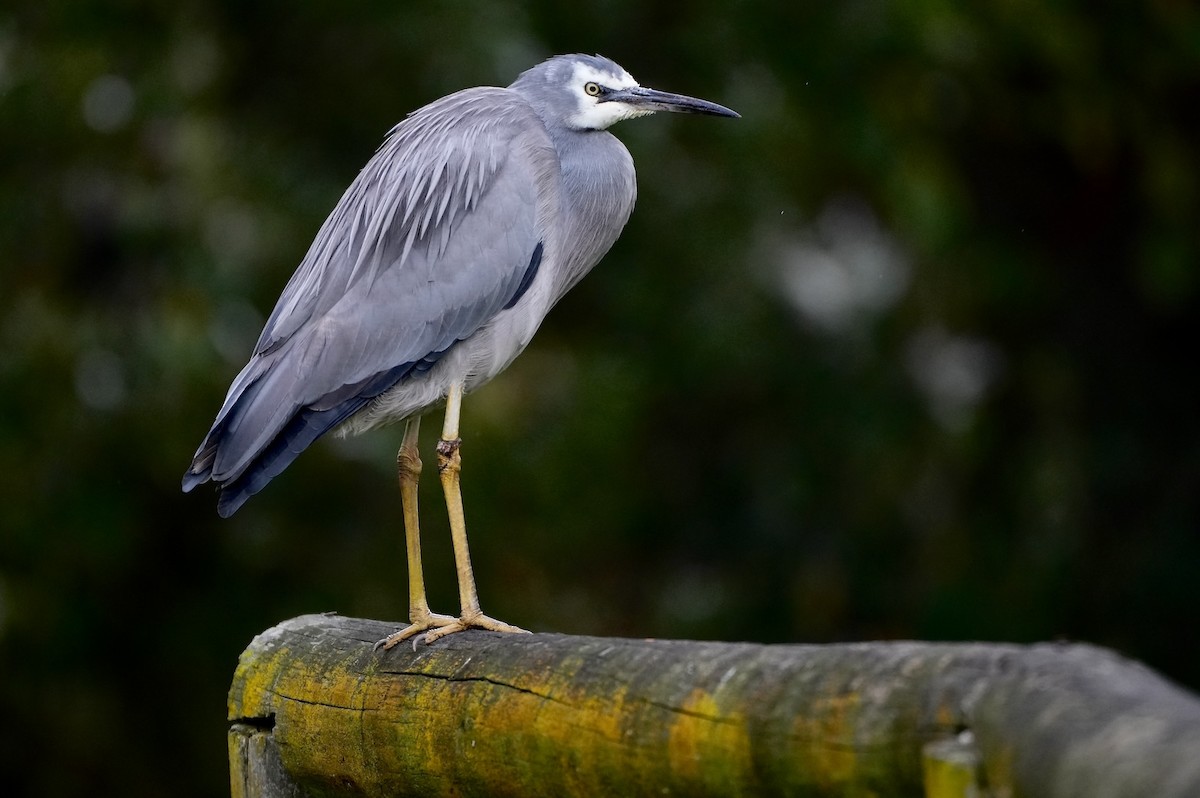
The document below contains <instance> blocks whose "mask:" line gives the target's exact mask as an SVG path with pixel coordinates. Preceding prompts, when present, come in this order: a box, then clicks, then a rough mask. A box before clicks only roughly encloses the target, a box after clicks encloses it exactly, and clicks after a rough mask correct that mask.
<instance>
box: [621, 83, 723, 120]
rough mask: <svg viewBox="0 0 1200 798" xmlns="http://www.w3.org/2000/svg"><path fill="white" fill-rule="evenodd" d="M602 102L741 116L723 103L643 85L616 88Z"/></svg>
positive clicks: (638, 107) (691, 112)
mask: <svg viewBox="0 0 1200 798" xmlns="http://www.w3.org/2000/svg"><path fill="white" fill-rule="evenodd" d="M603 102H621V103H625V104H626V105H630V106H633V107H634V108H637V109H639V110H645V111H647V112H652V111H671V112H672V113H676V114H706V115H708V116H730V117H735V118H739V117H741V114H739V113H738V112H737V111H734V110H731V109H729V108H726V107H725V106H723V105H717V104H716V103H710V102H709V101H708V100H701V99H698V98H696V97H688V96H686V95H684V94H671V93H670V92H667V91H658V90H657V89H647V88H645V87H644V86H634V87H633V88H630V89H618V90H617V91H614V92H612V93H611V94H609V95H608V96H607V97H605V98H604V100H603Z"/></svg>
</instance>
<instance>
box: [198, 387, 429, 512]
mask: <svg viewBox="0 0 1200 798" xmlns="http://www.w3.org/2000/svg"><path fill="white" fill-rule="evenodd" d="M415 365H416V364H413V363H404V364H402V365H400V366H396V367H395V368H393V369H390V370H388V371H385V372H381V373H379V374H376V375H374V376H372V377H368V378H367V379H365V380H362V381H361V382H358V383H355V384H353V385H346V386H343V387H342V388H340V389H338V390H336V391H333V392H331V393H329V394H326V395H325V396H323V397H321V398H320V399H318V400H316V401H314V402H311V403H309V404H308V405H306V406H303V407H299V408H296V410H295V411H294V412H293V414H292V415H291V417H290V418H288V419H287V421H286V422H285V423H284V424H283V426H282V428H281V429H280V430H279V431H278V432H276V433H275V434H274V435H273V436H271V437H270V438H269V439H268V440H267V441H266V443H265V445H263V446H262V448H261V449H260V450H259V451H258V452H256V453H254V454H252V455H250V456H249V457H248V458H247V462H246V465H245V466H244V467H241V468H238V469H237V470H236V472H234V473H232V474H228V476H225V477H224V478H218V480H217V482H218V487H219V490H220V496H219V497H218V499H217V513H218V514H219V515H220V516H221V517H222V518H228V517H229V516H231V515H233V514H234V513H235V512H237V510H238V508H239V507H241V506H242V505H243V504H245V503H246V500H247V499H249V498H250V497H251V496H253V495H254V494H256V493H258V492H259V491H260V490H262V489H263V488H264V487H266V485H267V483H268V482H270V481H271V480H272V479H274V478H275V477H277V476H279V475H280V474H281V473H283V470H284V469H286V468H287V467H288V466H289V465H291V464H292V461H294V460H295V459H296V458H297V457H299V456H300V453H301V452H303V451H304V450H305V449H307V448H308V447H309V445H311V444H312V442H313V441H315V440H316V439H317V438H319V437H321V436H322V435H324V434H325V433H326V432H328V431H330V430H331V429H334V428H336V427H337V426H339V425H340V424H341V423H342V422H344V421H346V420H347V419H348V418H350V417H351V416H352V415H354V414H355V413H357V412H358V411H359V410H361V409H362V408H363V407H365V406H366V405H367V404H368V403H369V402H370V401H371V400H372V399H374V398H376V397H377V396H379V395H380V394H382V393H383V392H384V391H386V390H388V389H389V388H391V387H392V386H393V385H395V384H396V383H397V382H399V381H400V380H401V379H403V378H404V376H405V375H407V374H409V373H410V372H412V371H413V368H414V366H415ZM256 396H257V392H255V391H248V392H247V393H245V394H243V396H242V397H241V398H239V400H238V401H237V402H235V403H234V406H233V407H232V408H231V409H230V412H229V413H228V414H226V415H225V416H224V417H221V418H219V419H218V421H217V423H216V424H214V425H213V428H212V430H211V431H210V432H209V433H208V436H207V437H206V438H205V440H204V443H203V444H201V446H200V449H199V450H198V451H197V452H196V456H195V459H194V460H193V461H192V465H191V467H190V468H189V469H188V471H187V473H185V474H184V476H183V490H184V491H185V492H186V491H190V490H192V489H193V488H195V487H196V486H197V485H200V484H203V483H205V482H208V481H210V480H212V479H213V473H212V469H213V463H214V462H215V461H216V459H217V455H218V452H219V451H220V450H222V449H226V450H228V447H230V446H235V447H236V446H237V441H235V440H231V437H236V434H235V435H233V436H231V435H230V434H229V433H228V431H227V428H226V427H227V424H228V422H229V420H230V419H232V418H235V417H238V416H240V415H242V412H241V411H243V410H244V409H245V408H239V407H237V405H238V404H240V403H241V402H242V401H248V402H252V401H253V400H254V398H255V397H256ZM237 426H239V425H237V424H235V425H234V427H235V428H236V427H237ZM239 459H240V458H239Z"/></svg>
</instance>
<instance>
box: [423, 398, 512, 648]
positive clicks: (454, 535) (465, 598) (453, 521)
mask: <svg viewBox="0 0 1200 798" xmlns="http://www.w3.org/2000/svg"><path fill="white" fill-rule="evenodd" d="M461 407H462V385H461V384H459V383H454V384H452V385H451V386H450V392H449V393H448V394H447V395H446V420H445V423H444V424H443V426H442V439H441V440H440V441H438V446H437V453H438V475H439V476H440V477H441V480H442V491H443V492H444V493H445V494H446V511H447V513H448V514H449V516H450V538H451V541H452V542H453V544H454V565H455V569H456V570H457V571H458V597H459V601H460V602H461V606H462V614H461V615H460V616H459V617H458V620H457V622H456V623H452V624H449V625H446V626H442V627H440V628H438V629H435V630H433V631H431V632H428V633H427V634H426V635H425V642H426V643H432V642H433V641H434V640H437V639H438V638H439V637H445V636H446V635H448V634H453V633H454V632H461V631H462V630H464V629H471V628H476V629H487V630H490V631H493V632H525V630H524V629H521V628H519V627H516V626H512V625H510V624H507V623H504V622H503V621H497V620H495V619H494V618H489V617H488V616H486V615H484V614H483V611H482V610H481V609H480V608H479V594H478V593H477V592H476V590H475V574H474V573H473V572H472V570H471V552H470V550H469V549H468V548H467V524H466V520H465V518H464V516H463V503H462V491H461V489H460V475H461V473H462V456H461V454H460V452H459V450H460V449H461V448H462V440H461V439H459V437H458V416H459V410H460V409H461Z"/></svg>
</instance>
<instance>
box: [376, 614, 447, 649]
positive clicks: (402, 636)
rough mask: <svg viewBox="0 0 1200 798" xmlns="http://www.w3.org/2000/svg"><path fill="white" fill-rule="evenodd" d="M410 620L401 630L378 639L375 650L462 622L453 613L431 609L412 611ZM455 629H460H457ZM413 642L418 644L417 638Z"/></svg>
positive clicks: (387, 647)
mask: <svg viewBox="0 0 1200 798" xmlns="http://www.w3.org/2000/svg"><path fill="white" fill-rule="evenodd" d="M409 620H410V621H411V622H412V623H410V624H409V625H408V626H406V627H404V628H403V629H401V630H399V631H396V632H392V633H391V634H390V635H388V636H387V637H385V638H383V639H382V640H380V641H378V642H377V643H376V644H375V650H376V651H379V650H380V649H383V650H384V651H387V650H388V649H389V648H391V647H392V646H394V645H396V644H397V643H399V642H401V641H403V640H407V639H408V638H410V637H412V636H413V635H419V634H421V633H422V632H428V631H429V630H430V629H444V628H446V627H449V626H454V625H455V624H460V623H462V622H461V621H460V620H459V619H458V618H455V617H454V616H452V615H438V614H437V613H433V612H430V611H429V610H425V611H424V612H414V613H410V615H409ZM455 631H458V630H457V629H456V630H455ZM426 642H428V639H426ZM413 644H414V646H415V645H416V641H415V640H414V641H413Z"/></svg>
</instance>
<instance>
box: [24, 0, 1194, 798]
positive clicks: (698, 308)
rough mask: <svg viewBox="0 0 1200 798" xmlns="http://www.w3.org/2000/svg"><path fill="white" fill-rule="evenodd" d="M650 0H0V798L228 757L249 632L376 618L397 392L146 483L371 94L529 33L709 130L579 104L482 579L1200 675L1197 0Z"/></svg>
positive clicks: (192, 788) (194, 784) (491, 53)
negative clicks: (273, 453) (608, 242)
mask: <svg viewBox="0 0 1200 798" xmlns="http://www.w3.org/2000/svg"><path fill="white" fill-rule="evenodd" d="M680 8H681V6H679V4H678V3H675V2H666V1H665V0H594V1H593V2H590V3H551V2H532V3H516V2H504V1H503V0H501V1H497V2H491V3H488V4H482V3H480V4H468V3H462V2H425V3H419V4H418V3H403V2H395V0H392V1H391V2H378V1H377V0H376V1H372V2H362V3H353V4H335V3H311V4H306V3H294V2H291V3H284V2H269V1H267V0H250V1H249V2H247V0H237V2H234V1H233V0H226V1H225V2H216V1H207V2H206V1H205V0H190V1H189V0H184V2H180V3H162V2H159V3H155V2H139V1H138V0H117V1H116V2H113V1H111V0H110V1H109V2H96V1H95V0H72V1H71V2H66V0H41V2H37V3H34V2H31V1H30V0H25V1H24V2H20V1H19V2H18V3H17V4H16V5H15V6H13V5H12V4H8V5H6V7H5V10H3V11H0V164H2V171H0V255H2V257H0V381H2V382H0V385H2V386H3V390H2V391H0V474H2V480H0V484H2V488H0V490H2V491H3V501H0V718H2V719H3V720H2V721H0V771H3V772H4V773H5V774H6V783H8V784H10V787H15V792H8V793H7V794H16V795H23V794H28V795H40V796H65V795H79V794H91V795H106V794H121V795H129V796H156V795H182V796H187V795H197V796H199V795H219V794H222V793H224V792H225V791H226V790H227V789H228V787H227V770H226V762H225V756H226V750H225V703H224V702H225V692H226V689H227V687H228V684H229V681H230V677H231V675H232V673H233V669H234V666H235V664H236V661H237V656H238V654H239V653H240V652H241V650H242V649H243V648H244V647H245V645H246V644H247V643H248V642H249V640H250V639H251V637H252V636H253V635H254V634H256V633H257V632H259V631H261V630H263V629H266V628H267V627H269V626H271V625H273V624H275V623H277V622H279V621H281V620H283V619H286V618H289V617H292V616H295V615H298V614H302V613H309V612H319V611H326V610H336V611H338V612H341V613H344V614H352V615H358V616H366V617H373V618H383V619H392V620H395V621H397V622H398V623H399V622H400V621H401V620H402V619H403V618H404V617H405V615H406V612H407V599H406V596H407V593H406V583H405V565H404V561H403V547H402V532H401V529H402V527H401V512H400V502H399V496H398V491H397V489H396V483H395V472H394V462H395V461H394V456H395V450H396V448H397V446H398V445H399V441H400V429H399V428H391V429H389V430H384V431H379V432H376V433H373V434H372V435H370V436H368V437H366V438H363V439H357V440H352V441H337V440H327V441H321V442H319V443H318V444H316V445H315V446H314V447H312V449H310V450H309V451H308V452H307V453H306V454H305V455H304V456H303V457H301V458H300V460H299V461H298V462H297V463H296V464H295V465H294V466H293V467H292V468H290V469H289V470H288V471H287V472H286V473H285V474H284V475H282V476H281V477H279V478H277V479H276V480H275V481H274V482H273V483H272V484H271V485H270V486H269V487H268V489H267V490H265V491H264V492H263V493H262V494H260V495H259V496H257V497H255V498H254V499H253V500H251V501H250V503H249V504H248V505H247V506H246V507H245V508H244V509H243V510H242V511H241V512H240V513H239V514H238V515H237V516H235V517H234V518H232V519H230V520H228V521H222V520H220V519H219V518H218V517H217V515H216V511H215V497H214V495H213V494H212V492H211V491H209V490H207V489H202V490H199V491H197V492H195V493H194V494H191V495H184V494H182V493H180V490H179V480H180V477H181V476H182V474H183V471H184V468H185V467H186V466H187V464H188V462H189V461H190V458H191V455H192V452H193V451H194V449H195V447H196V446H197V444H198V443H199V442H200V439H201V437H202V436H203V434H204V433H205V431H206V430H207V429H208V426H209V424H210V422H211V421H212V419H213V416H214V415H215V413H216V411H217V409H218V407H219V405H220V403H221V399H222V397H223V396H224V392H225V390H226V388H227V386H228V384H229V382H230V381H231V379H232V378H233V376H234V375H235V374H236V373H237V371H238V370H239V369H240V368H241V366H242V364H243V363H244V362H245V360H246V358H247V356H248V355H249V352H250V348H251V346H252V344H253V342H254V340H255V338H256V337H257V335H258V332H259V329H260V327H261V325H262V323H263V321H264V319H265V315H266V313H268V312H269V311H270V309H271V307H272V305H273V303H274V300H275V297H276V296H277V295H278V293H279V291H280V290H281V289H282V287H283V285H284V283H285V282H286V280H287V278H288V277H289V276H290V274H291V272H292V270H293V269H294V267H295V266H296V264H297V263H298V262H299V260H300V258H301V257H302V255H303V254H304V252H305V250H306V249H307V247H308V244H309V242H310V241H311V239H312V237H313V235H314V234H315V233H316V231H317V228H318V227H319V226H320V224H321V222H322V220H323V219H324V217H325V215H326V214H327V213H328V212H329V211H330V210H331V208H332V207H333V205H334V203H335V202H336V201H337V199H338V197H339V196H340V194H341V192H342V190H343V189H344V188H345V187H346V186H347V185H348V184H349V183H350V181H351V180H352V179H353V177H354V175H355V174H356V172H357V170H358V169H359V167H361V166H362V165H363V164H364V163H365V162H366V160H367V158H368V157H369V156H370V155H371V153H372V152H373V150H374V148H375V147H376V146H377V145H378V144H379V142H380V141H381V140H382V137H383V135H384V133H385V132H386V131H387V130H388V128H389V127H390V126H391V125H393V124H394V123H395V122H397V121H398V120H399V119H400V118H401V117H402V116H403V115H404V114H405V113H406V112H408V111H410V110H412V109H414V108H416V107H418V106H420V105H422V104H424V103H426V102H428V101H430V100H433V99H435V98H437V97H439V96H441V95H443V94H446V93H449V92H451V91H454V90H457V89H460V88H463V87H466V86H472V85H481V84H491V85H507V84H508V83H509V82H510V81H511V80H513V79H514V78H515V77H516V75H517V74H518V72H520V71H521V70H523V69H525V68H526V67H528V66H530V65H532V64H534V63H536V62H537V61H540V60H541V59H543V58H545V57H547V56H549V55H552V54H554V53H560V52H574V51H584V52H600V53H603V54H605V55H608V56H610V57H612V58H614V59H616V60H617V61H618V62H620V63H621V64H622V65H624V66H625V67H626V68H627V69H629V71H630V72H632V73H633V74H634V75H635V76H636V77H637V78H638V79H639V80H640V81H642V82H643V83H644V84H646V85H650V86H654V87H656V88H662V89H667V90H671V91H678V92H683V93H687V94H694V95H697V96H701V97H705V98H708V99H712V100H715V101H717V102H720V103H723V104H726V105H729V106H731V107H733V108H735V109H737V110H738V111H740V112H741V113H742V115H743V118H742V119H741V120H736V121H730V120H714V119H706V118H695V117H692V118H683V117H655V118H651V119H644V120H638V121H635V122H629V123H623V124H621V125H620V126H618V127H617V128H615V129H614V132H616V133H617V134H618V135H619V136H620V137H621V138H622V139H623V140H624V141H625V142H626V144H627V145H628V147H629V149H630V151H631V152H632V153H633V156H634V159H635V160H636V161H637V163H638V164H639V178H640V198H639V203H638V208H637V210H636V211H635V213H634V216H633V219H632V221H631V222H630V223H629V226H628V227H627V228H626V231H625V234H624V236H623V238H622V239H621V240H620V241H619V242H618V243H617V245H616V246H615V247H614V249H613V250H612V252H611V253H610V254H609V256H608V257H607V259H606V260H605V261H604V262H603V263H602V264H601V266H600V267H599V268H598V269H597V270H596V271H595V272H594V273H593V274H592V275H591V276H590V277H588V278H587V279H586V280H585V281H584V282H583V283H582V284H581V285H580V286H579V287H578V288H576V289H575V290H574V292H573V293H572V294H570V295H569V296H568V297H567V298H566V299H565V300H564V301H563V302H562V303H561V304H560V305H559V307H558V308H557V309H556V310H555V312H554V313H552V314H551V316H550V317H549V319H548V320H547V322H546V324H545V325H544V327H543V328H542V330H541V332H540V333H539V336H538V338H537V339H536V340H535V341H534V344H533V345H532V347H531V348H530V349H529V350H528V351H527V352H526V353H525V354H524V355H523V356H522V357H521V358H520V359H519V360H518V361H517V362H516V364H515V365H514V366H513V367H512V368H510V369H509V371H508V372H507V373H505V374H504V375H503V376H501V377H500V378H498V379H497V380H496V381H495V382H494V383H492V384H491V385H490V386H488V387H487V388H485V389H484V390H482V391H480V392H479V393H477V394H475V395H473V396H471V397H470V399H469V401H468V402H467V403H466V405H465V410H464V419H463V430H464V438H465V444H464V450H463V452H464V464H465V466H464V467H465V471H464V480H465V482H464V484H465V495H466V508H467V518H468V524H469V529H470V530H471V541H472V544H473V548H472V553H473V555H474V558H475V563H476V567H477V573H478V579H479V587H480V593H481V596H482V600H483V605H484V608H485V609H486V610H487V611H488V612H489V613H490V614H492V615H494V616H496V617H499V618H503V619H505V620H508V621H511V622H514V623H518V624H520V625H521V626H525V627H527V628H530V629H533V630H538V631H555V632H565V633H571V634H599V635H626V636H634V637H691V638H705V639H721V640H752V641H763V642H833V641H846V640H869V639H895V638H920V639H928V640H997V641H1017V642H1028V641H1041V640H1051V639H1059V638H1062V639H1079V640H1087V641H1092V642H1095V643H1098V644H1101V645H1105V646H1111V647H1113V648H1115V649H1117V650H1119V651H1121V652H1123V653H1125V654H1127V655H1129V656H1133V657H1136V658H1139V659H1141V660H1143V661H1144V662H1146V663H1147V664H1149V665H1150V666H1151V667H1153V668H1155V669H1157V670H1158V671H1160V672H1162V673H1164V674H1165V675H1167V676H1168V677H1170V678H1172V679H1175V680H1177V681H1179V682H1181V683H1182V684H1184V685H1186V686H1188V687H1190V688H1192V689H1196V688H1197V687H1200V635H1197V634H1196V618H1197V613H1198V611H1200V590H1198V588H1197V585H1198V583H1200V536H1198V534H1197V532H1198V530H1197V526H1198V523H1200V499H1198V496H1200V490H1198V488H1200V415H1198V410H1200V404H1198V400H1200V384H1198V382H1200V381H1198V376H1197V375H1198V370H1197V366H1196V355H1195V349H1196V346H1195V342H1196V341H1197V340H1200V336H1198V335H1197V332H1198V331H1197V327H1198V326H1200V325H1198V324H1197V310H1198V309H1200V308H1198V304H1200V303H1198V292H1200V272H1198V269H1197V263H1198V258H1200V186H1198V180H1197V176H1198V174H1200V172H1198V170H1200V160H1198V159H1200V151H1198V150H1197V142H1200V11H1198V9H1197V6H1196V5H1195V4H1193V3H1188V2H1184V1H1183V0H1155V1H1152V2H1147V3H1140V4H1123V3H1102V4H1095V3H1085V2H1082V0H1075V2H1070V1H1067V2H1058V3H1052V4H1046V3H1036V2H1029V1H1026V0H1008V1H1007V2H983V3H977V4H971V5H970V6H961V4H957V3H951V2H937V1H934V2H926V3H917V4H894V3H885V2H882V1H881V0H849V2H842V3H837V4H832V3H825V4H799V3H784V2H754V1H753V0H751V1H750V2H744V3H735V4H729V3H726V2H716V0H698V1H697V2H693V3H689V4H687V5H686V9H687V11H686V12H685V13H683V14H682V15H681V13H680V11H679V9H680ZM1189 331H1190V332H1189ZM1189 342H1190V343H1189ZM439 426H440V418H438V417H434V418H432V419H431V420H430V421H429V422H427V423H426V425H425V429H424V432H425V435H424V439H423V447H424V450H425V452H426V454H427V458H426V462H427V463H429V462H432V446H433V441H434V437H435V436H436V432H437V430H438V429H439ZM427 473H429V472H427ZM422 501H423V503H424V504H423V521H424V531H425V534H424V545H425V551H426V563H427V565H426V575H427V579H428V581H429V582H430V590H431V601H432V603H433V606H434V608H435V609H437V610H440V611H443V612H452V611H456V609H457V606H456V602H457V593H456V590H455V585H454V578H453V565H452V560H451V555H450V547H449V541H448V535H447V527H446V521H445V512H444V509H443V507H442V505H441V496H440V492H439V489H438V485H437V483H436V480H434V479H428V480H426V483H425V484H424V485H423V486H422ZM14 779H15V782H14V781H13V780H14ZM7 789H9V788H6V790H7Z"/></svg>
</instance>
